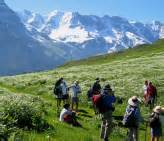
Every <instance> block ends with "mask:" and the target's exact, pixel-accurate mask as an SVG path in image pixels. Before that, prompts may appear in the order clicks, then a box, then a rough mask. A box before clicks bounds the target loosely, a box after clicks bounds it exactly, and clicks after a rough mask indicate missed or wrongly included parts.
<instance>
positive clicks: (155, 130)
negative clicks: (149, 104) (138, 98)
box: [150, 106, 163, 141]
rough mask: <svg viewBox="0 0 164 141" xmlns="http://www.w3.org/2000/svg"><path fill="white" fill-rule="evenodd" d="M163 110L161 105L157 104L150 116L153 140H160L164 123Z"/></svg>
mask: <svg viewBox="0 0 164 141" xmlns="http://www.w3.org/2000/svg"><path fill="white" fill-rule="evenodd" d="M162 112H163V110H162V107H161V106H156V107H155V108H154V109H153V113H152V114H151V116H150V128H151V141H155V140H156V141H159V139H160V137H161V136H162V123H161V121H160V114H161V113H162Z"/></svg>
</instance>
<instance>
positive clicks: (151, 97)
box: [147, 82, 157, 108]
mask: <svg viewBox="0 0 164 141" xmlns="http://www.w3.org/2000/svg"><path fill="white" fill-rule="evenodd" d="M156 100H157V89H156V87H155V86H154V85H153V84H152V82H149V85H148V88H147V101H148V104H150V108H152V107H154V104H155V101H156Z"/></svg>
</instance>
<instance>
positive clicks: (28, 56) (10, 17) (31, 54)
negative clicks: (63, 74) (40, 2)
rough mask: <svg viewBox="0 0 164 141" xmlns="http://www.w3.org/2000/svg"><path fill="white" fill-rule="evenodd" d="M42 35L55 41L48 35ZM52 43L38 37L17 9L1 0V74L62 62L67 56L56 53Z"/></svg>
mask: <svg viewBox="0 0 164 141" xmlns="http://www.w3.org/2000/svg"><path fill="white" fill-rule="evenodd" d="M30 24H31V23H30ZM36 33H37V31H36ZM38 37H40V38H41V37H42V38H43V39H44V41H47V44H50V43H51V40H50V41H48V38H46V36H44V37H43V36H42V35H41V34H39V35H38ZM50 46H51V45H49V47H50ZM49 47H47V46H45V44H43V43H41V42H40V41H38V40H36V39H34V38H33V36H32V33H31V32H29V31H28V30H27V29H26V27H25V26H24V24H22V22H21V20H20V18H19V17H18V15H17V13H15V12H14V11H12V10H11V9H10V8H9V7H8V6H7V5H6V4H5V2H4V0H0V66H1V67H0V75H9V74H17V73H22V72H31V71H39V70H45V69H50V68H53V67H55V66H57V65H59V64H62V63H63V62H64V61H65V59H64V58H62V57H60V56H59V55H57V53H55V52H54V53H53V54H52V52H53V50H55V47H53V50H52V49H51V48H49Z"/></svg>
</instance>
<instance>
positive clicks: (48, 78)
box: [0, 40, 164, 141]
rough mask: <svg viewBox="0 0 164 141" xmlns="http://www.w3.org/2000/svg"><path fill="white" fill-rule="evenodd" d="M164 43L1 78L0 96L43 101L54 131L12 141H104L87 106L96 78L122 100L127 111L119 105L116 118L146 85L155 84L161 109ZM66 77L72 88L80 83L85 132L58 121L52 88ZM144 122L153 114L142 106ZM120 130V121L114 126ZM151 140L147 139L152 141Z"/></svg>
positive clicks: (119, 137)
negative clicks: (49, 69)
mask: <svg viewBox="0 0 164 141" xmlns="http://www.w3.org/2000/svg"><path fill="white" fill-rule="evenodd" d="M163 70H164V40H159V41H158V42H156V43H154V44H152V45H142V46H139V47H136V48H134V49H128V50H126V51H122V52H119V53H113V54H110V55H102V56H96V57H91V58H89V59H84V60H81V61H73V62H70V63H67V64H65V65H63V66H61V67H59V68H57V69H55V70H51V71H46V72H39V73H31V74H25V75H18V76H10V77H1V78H0V95H6V94H14V93H16V94H18V95H24V94H26V95H35V96H39V97H41V98H42V99H44V100H45V101H46V102H47V103H49V105H48V106H47V110H48V114H47V115H46V117H45V118H46V120H47V121H48V123H50V124H51V125H52V126H53V127H54V129H51V130H48V131H45V132H41V133H37V132H35V131H19V132H18V133H17V134H13V135H12V136H11V138H10V141H13V140H14V138H15V140H20V141H100V139H99V130H100V128H99V127H100V122H101V120H100V119H96V118H95V117H94V113H93V110H92V109H91V108H90V106H89V105H88V103H87V101H86V92H87V90H88V88H89V86H90V85H91V84H92V83H93V82H94V79H95V78H96V77H100V78H102V82H101V84H102V85H105V84H106V83H110V84H111V86H112V87H113V89H114V90H115V95H116V96H121V97H123V98H124V99H125V100H124V103H123V105H117V104H116V111H115V112H114V115H115V116H121V115H123V114H124V110H125V107H126V104H127V99H128V98H129V97H130V96H132V95H138V96H139V97H142V95H143V94H142V86H143V83H144V81H145V80H151V81H152V82H153V83H154V84H155V85H156V86H157V89H158V95H159V98H158V99H159V100H158V104H160V105H162V106H164V95H163V93H164V71H163ZM59 77H64V78H65V79H66V81H67V82H68V84H69V85H70V84H71V83H72V82H73V81H74V80H79V81H80V85H81V87H82V90H83V93H82V95H81V96H80V101H81V103H80V109H82V110H84V111H85V112H80V115H79V121H80V123H82V125H83V127H84V128H82V129H81V128H75V127H71V126H69V125H66V124H62V123H60V122H59V121H58V118H57V114H56V101H55V98H54V96H53V94H52V92H53V91H52V89H53V85H54V82H55V81H56V80H57V79H58V78H59ZM141 111H142V113H143V116H144V117H147V116H148V113H149V112H150V111H149V109H148V108H145V107H144V106H141ZM114 122H115V123H116V124H117V123H118V121H116V120H114ZM126 131H127V129H125V128H121V127H119V126H116V127H115V128H114V129H113V133H112V135H111V141H123V139H124V138H125V137H126ZM144 132H145V126H144V125H142V126H141V130H140V141H143V140H144ZM148 138H149V136H148Z"/></svg>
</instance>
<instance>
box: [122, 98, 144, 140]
mask: <svg viewBox="0 0 164 141" xmlns="http://www.w3.org/2000/svg"><path fill="white" fill-rule="evenodd" d="M139 102H140V99H139V98H138V97H137V96H132V97H131V98H129V100H128V106H127V108H126V112H125V115H124V119H123V124H124V122H127V125H126V126H127V127H128V129H129V131H128V141H138V128H139V123H140V121H141V114H140V109H139ZM130 114H131V119H130V117H129V118H128V116H129V115H130ZM126 120H127V121H126Z"/></svg>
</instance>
